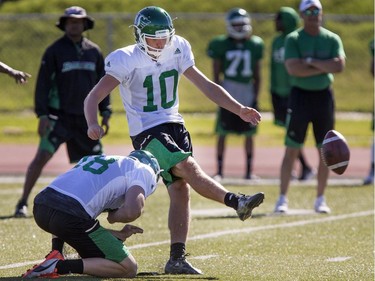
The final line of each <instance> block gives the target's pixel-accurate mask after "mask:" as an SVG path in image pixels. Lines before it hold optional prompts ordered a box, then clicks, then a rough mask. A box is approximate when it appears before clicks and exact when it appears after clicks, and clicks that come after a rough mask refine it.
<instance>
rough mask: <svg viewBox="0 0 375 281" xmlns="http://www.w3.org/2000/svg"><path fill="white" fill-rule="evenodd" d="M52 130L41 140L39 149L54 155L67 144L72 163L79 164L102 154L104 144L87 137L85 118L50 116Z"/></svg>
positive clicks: (77, 116)
mask: <svg viewBox="0 0 375 281" xmlns="http://www.w3.org/2000/svg"><path fill="white" fill-rule="evenodd" d="M49 119H50V122H51V124H52V129H51V130H50V131H49V132H48V133H47V134H46V135H45V136H43V137H42V138H41V140H40V144H39V149H42V150H47V151H48V152H50V153H52V154H54V153H55V152H56V151H57V149H58V148H59V147H60V145H61V144H63V143H66V147H67V150H68V156H69V160H70V163H74V162H78V161H79V160H80V159H81V158H82V157H84V156H87V155H100V154H102V144H101V142H100V141H99V140H92V139H90V138H89V137H88V136H87V123H86V119H85V116H79V115H63V116H59V117H56V118H55V117H54V116H50V117H49Z"/></svg>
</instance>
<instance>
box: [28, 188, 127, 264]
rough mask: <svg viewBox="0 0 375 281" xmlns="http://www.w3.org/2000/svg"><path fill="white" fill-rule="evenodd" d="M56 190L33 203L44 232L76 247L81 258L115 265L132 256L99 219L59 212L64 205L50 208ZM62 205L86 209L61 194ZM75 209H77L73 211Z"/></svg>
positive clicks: (80, 209)
mask: <svg viewBox="0 0 375 281" xmlns="http://www.w3.org/2000/svg"><path fill="white" fill-rule="evenodd" d="M56 193H58V192H56V191H54V190H52V189H49V188H48V189H47V190H45V191H42V193H39V194H38V195H37V196H36V197H35V200H34V208H33V214H34V219H35V222H36V223H37V225H38V226H39V227H40V228H41V229H43V230H44V231H46V232H48V233H51V234H53V235H55V236H57V237H59V238H60V239H62V240H63V241H64V242H66V243H67V244H69V245H70V246H71V247H73V248H74V249H75V250H76V251H77V253H78V254H79V255H80V257H82V258H105V259H108V260H112V261H115V262H122V261H123V260H124V259H125V258H127V257H128V256H129V250H128V249H127V248H126V247H125V245H124V244H123V242H122V241H120V240H119V239H117V238H116V237H115V236H113V235H112V233H111V232H110V231H109V230H107V229H105V228H103V227H101V226H100V223H99V221H98V220H95V219H92V218H90V217H89V216H88V214H87V213H86V215H85V216H77V215H72V214H70V213H67V212H64V211H61V210H59V209H56V208H55V207H57V206H58V208H60V209H61V206H59V205H57V204H56V205H55V207H51V206H48V204H49V203H47V204H44V203H43V202H50V200H51V201H53V200H56V199H57V198H58V197H57V195H56ZM59 196H60V199H61V200H62V201H60V202H61V203H63V204H70V209H69V212H77V213H81V212H82V210H83V207H82V206H81V207H79V205H80V204H79V203H78V201H76V202H75V203H74V200H75V199H73V198H70V197H69V199H68V200H66V201H67V202H68V203H67V202H64V200H65V199H66V198H63V197H64V196H65V197H68V196H66V195H63V194H60V195H59ZM74 209H76V210H74Z"/></svg>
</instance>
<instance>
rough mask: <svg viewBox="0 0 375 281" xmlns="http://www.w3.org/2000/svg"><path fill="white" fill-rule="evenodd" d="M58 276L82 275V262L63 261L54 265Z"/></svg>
mask: <svg viewBox="0 0 375 281" xmlns="http://www.w3.org/2000/svg"><path fill="white" fill-rule="evenodd" d="M56 269H57V273H58V274H69V273H78V274H82V273H83V260H81V259H79V260H64V261H58V262H57V264H56Z"/></svg>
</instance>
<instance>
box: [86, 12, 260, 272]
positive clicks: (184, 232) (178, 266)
mask: <svg viewBox="0 0 375 281" xmlns="http://www.w3.org/2000/svg"><path fill="white" fill-rule="evenodd" d="M133 27H134V35H135V41H136V43H135V44H132V45H129V46H126V47H123V48H120V49H117V50H115V51H113V52H112V53H111V54H109V55H108V56H107V58H106V64H105V70H106V74H105V76H104V77H103V78H102V79H101V80H100V81H99V83H98V84H97V85H96V86H95V87H94V88H93V90H92V91H91V92H90V94H89V95H88V96H87V98H86V100H85V116H86V120H87V124H88V125H89V129H88V132H87V133H88V136H89V137H90V138H92V139H98V138H100V136H101V135H102V133H103V128H102V127H101V126H99V124H98V120H97V108H98V102H99V101H101V100H102V99H103V98H104V97H106V96H107V95H109V93H110V92H111V91H112V90H113V89H115V88H116V87H119V89H120V94H121V98H122V101H123V105H124V109H125V111H126V117H127V120H128V125H129V135H130V137H131V140H132V144H133V147H134V148H135V149H145V150H148V151H150V152H151V153H152V154H153V155H154V156H155V157H156V159H158V162H159V164H160V167H161V169H163V172H162V173H161V176H162V177H163V182H164V184H165V185H166V186H167V190H168V195H169V198H170V205H169V216H168V227H169V230H170V240H171V245H170V257H169V260H168V262H167V263H166V265H165V268H164V272H165V273H167V274H202V271H201V270H200V269H198V268H195V267H194V266H192V265H191V264H190V263H189V262H188V261H187V259H186V255H187V254H186V247H185V246H186V241H187V237H188V232H189V228H190V187H192V188H193V189H194V190H195V191H196V192H197V193H199V194H200V195H201V196H204V197H206V198H208V199H211V200H214V201H216V202H219V203H221V204H225V205H226V206H228V207H231V208H233V209H234V210H236V212H237V215H238V217H239V218H240V220H246V219H248V218H250V217H251V213H252V210H253V209H254V208H255V207H258V206H259V205H260V204H261V203H262V202H263V199H264V194H263V193H262V192H259V193H256V194H254V195H252V196H251V195H243V194H242V195H241V194H239V195H237V194H234V193H232V192H229V191H228V190H227V189H226V188H225V187H224V186H222V185H221V184H219V183H218V182H217V181H215V180H213V179H212V178H211V177H209V176H208V175H207V174H206V173H205V172H204V171H203V170H202V168H201V167H200V166H199V164H198V163H197V162H196V160H195V158H194V157H193V154H192V151H193V147H192V142H191V138H190V133H189V131H188V130H187V129H186V127H185V122H184V119H183V117H182V115H181V114H180V113H179V112H178V108H179V95H178V83H179V80H180V78H181V76H182V75H184V76H185V77H186V78H187V79H188V80H189V81H190V82H192V84H193V85H195V86H196V87H197V88H198V89H199V90H200V91H201V92H202V93H203V94H204V95H205V96H206V97H208V98H209V99H211V100H212V101H214V102H215V103H216V104H218V105H220V106H222V107H225V108H226V109H228V110H230V111H232V112H235V113H236V114H238V115H239V116H241V118H242V119H243V120H245V121H246V122H249V123H252V124H253V125H257V124H258V123H259V122H260V119H261V115H260V113H259V112H258V111H257V110H255V109H254V108H251V107H247V106H243V105H242V104H240V103H239V102H237V101H236V100H235V99H233V98H232V97H231V96H230V94H229V93H228V92H227V91H225V89H224V88H222V87H220V86H219V85H217V84H215V83H213V82H212V81H211V80H209V79H208V78H207V77H206V76H205V75H204V74H203V73H202V72H201V71H200V70H199V69H198V68H197V67H196V66H195V60H194V55H193V52H192V50H191V46H190V43H189V42H188V41H187V40H186V39H185V38H183V37H181V36H179V35H176V34H175V29H174V26H173V21H172V18H171V17H170V15H169V14H168V12H167V11H165V10H164V9H162V8H160V7H156V6H149V7H145V8H143V9H141V10H140V11H139V12H138V13H137V15H136V16H135V19H134V25H133ZM146 96H147V98H145V97H146Z"/></svg>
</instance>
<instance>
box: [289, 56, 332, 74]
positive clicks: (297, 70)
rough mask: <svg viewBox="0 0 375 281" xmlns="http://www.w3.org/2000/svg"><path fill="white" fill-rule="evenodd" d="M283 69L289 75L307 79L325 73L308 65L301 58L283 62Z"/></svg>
mask: <svg viewBox="0 0 375 281" xmlns="http://www.w3.org/2000/svg"><path fill="white" fill-rule="evenodd" d="M285 67H286V70H287V71H288V73H289V75H292V76H296V77H308V76H313V75H318V74H322V73H325V72H324V71H322V70H320V69H318V68H316V67H313V66H312V65H310V64H309V63H308V62H307V61H306V60H305V59H301V58H293V59H287V60H285Z"/></svg>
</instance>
